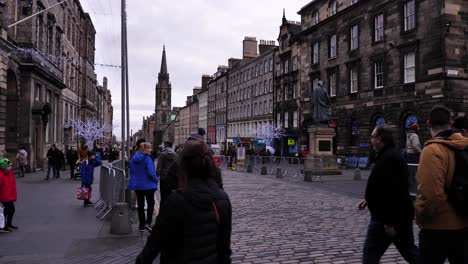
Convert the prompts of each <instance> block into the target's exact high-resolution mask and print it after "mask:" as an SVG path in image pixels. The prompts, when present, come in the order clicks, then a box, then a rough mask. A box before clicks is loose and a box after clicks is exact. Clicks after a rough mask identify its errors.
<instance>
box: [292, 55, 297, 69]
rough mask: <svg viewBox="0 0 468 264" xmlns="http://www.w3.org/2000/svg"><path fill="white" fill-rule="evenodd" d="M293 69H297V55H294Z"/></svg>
mask: <svg viewBox="0 0 468 264" xmlns="http://www.w3.org/2000/svg"><path fill="white" fill-rule="evenodd" d="M292 70H293V71H297V56H294V57H293V59H292Z"/></svg>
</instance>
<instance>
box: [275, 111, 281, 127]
mask: <svg viewBox="0 0 468 264" xmlns="http://www.w3.org/2000/svg"><path fill="white" fill-rule="evenodd" d="M279 124H281V113H278V114H276V125H279Z"/></svg>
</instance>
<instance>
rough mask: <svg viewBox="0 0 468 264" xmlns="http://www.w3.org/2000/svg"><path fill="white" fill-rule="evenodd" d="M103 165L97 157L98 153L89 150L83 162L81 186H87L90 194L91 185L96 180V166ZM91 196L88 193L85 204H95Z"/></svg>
mask: <svg viewBox="0 0 468 264" xmlns="http://www.w3.org/2000/svg"><path fill="white" fill-rule="evenodd" d="M101 165H102V162H101V160H100V159H99V158H97V157H96V154H95V153H94V152H93V151H89V152H88V155H87V158H86V159H85V160H83V161H82V162H81V188H83V187H84V188H86V191H87V192H89V194H91V191H92V187H91V185H92V184H93V182H94V168H96V167H98V166H101ZM90 197H91V195H88V198H87V199H85V200H84V202H83V206H85V207H86V206H88V205H92V204H93V203H92V202H91V201H90V199H89V198H90Z"/></svg>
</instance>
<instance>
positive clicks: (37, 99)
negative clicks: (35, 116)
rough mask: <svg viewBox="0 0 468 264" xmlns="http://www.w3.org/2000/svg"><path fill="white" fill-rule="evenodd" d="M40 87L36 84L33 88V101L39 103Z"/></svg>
mask: <svg viewBox="0 0 468 264" xmlns="http://www.w3.org/2000/svg"><path fill="white" fill-rule="evenodd" d="M41 92H42V89H41V85H40V84H38V83H36V87H35V88H34V100H35V101H41Z"/></svg>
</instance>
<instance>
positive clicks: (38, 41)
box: [36, 8, 44, 50]
mask: <svg viewBox="0 0 468 264" xmlns="http://www.w3.org/2000/svg"><path fill="white" fill-rule="evenodd" d="M38 11H41V10H39V8H38ZM43 30H44V18H43V16H42V15H38V16H37V19H36V47H37V49H38V50H41V49H42V34H43Z"/></svg>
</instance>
